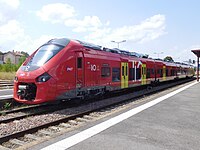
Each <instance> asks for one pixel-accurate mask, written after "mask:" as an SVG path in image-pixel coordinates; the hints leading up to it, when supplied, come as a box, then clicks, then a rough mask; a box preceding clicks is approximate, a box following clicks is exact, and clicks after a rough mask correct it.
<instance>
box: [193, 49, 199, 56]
mask: <svg viewBox="0 0 200 150" xmlns="http://www.w3.org/2000/svg"><path fill="white" fill-rule="evenodd" d="M191 51H192V52H193V53H194V54H195V55H197V57H200V49H195V50H191Z"/></svg>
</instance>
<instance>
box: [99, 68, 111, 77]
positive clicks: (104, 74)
mask: <svg viewBox="0 0 200 150" xmlns="http://www.w3.org/2000/svg"><path fill="white" fill-rule="evenodd" d="M101 76H102V77H109V76H110V67H102V68H101Z"/></svg>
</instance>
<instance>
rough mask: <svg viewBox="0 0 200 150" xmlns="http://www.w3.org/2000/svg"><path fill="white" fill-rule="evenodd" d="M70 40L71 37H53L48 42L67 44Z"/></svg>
mask: <svg viewBox="0 0 200 150" xmlns="http://www.w3.org/2000/svg"><path fill="white" fill-rule="evenodd" d="M69 42H70V39H67V38H59V39H51V40H49V41H48V42H47V43H46V44H58V45H62V46H66V45H67V44H69Z"/></svg>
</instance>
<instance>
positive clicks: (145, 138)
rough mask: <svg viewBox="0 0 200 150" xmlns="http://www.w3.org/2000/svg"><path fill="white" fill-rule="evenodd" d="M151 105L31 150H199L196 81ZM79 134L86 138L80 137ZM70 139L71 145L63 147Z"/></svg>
mask: <svg viewBox="0 0 200 150" xmlns="http://www.w3.org/2000/svg"><path fill="white" fill-rule="evenodd" d="M158 99H159V98H158ZM155 104H156V105H155ZM155 104H153V105H152V106H150V107H146V108H145V109H143V110H141V111H138V112H137V113H135V114H133V115H131V116H129V118H128V119H126V118H125V119H124V120H121V121H118V122H117V123H116V124H113V125H110V126H109V127H108V128H105V129H104V130H101V131H99V132H97V133H96V134H94V133H95V132H96V130H95V129H94V128H93V127H94V126H95V125H96V124H97V125H98V124H100V123H99V122H98V121H97V122H96V123H94V124H92V128H93V130H92V131H91V135H89V136H88V135H87V134H90V132H89V133H88V132H87V133H86V130H89V129H88V128H90V127H83V128H80V129H77V130H76V131H72V132H69V133H66V134H65V135H62V136H60V137H58V138H56V139H53V140H50V141H48V142H45V143H43V144H40V145H37V146H34V147H32V148H31V149H42V148H43V149H45V150H46V149H66V148H68V147H69V149H70V150H77V149H78V150H79V149H80V150H82V149H84V150H107V149H109V150H112V149H113V150H122V149H126V150H129V149H130V150H166V149H169V150H199V149H200V83H197V84H193V85H191V86H190V87H187V89H184V90H182V91H179V93H178V92H177V94H176V93H174V95H173V94H172V95H170V96H168V97H166V96H165V99H164V100H160V101H158V102H157V103H155ZM111 123H112V122H111ZM103 127H104V126H103ZM83 132H85V134H82V133H83ZM80 133H81V134H80ZM76 135H77V136H78V138H77V137H76ZM83 135H84V136H88V137H87V138H85V139H84V138H83V137H82V136H83ZM75 137H76V138H75ZM81 138H83V139H82V140H80V139H81ZM60 140H61V141H60ZM76 140H77V141H76ZM58 141H60V142H58ZM70 142H72V143H73V142H74V143H75V144H71V146H66V145H69V144H70ZM54 143H55V144H54ZM48 145H49V146H48Z"/></svg>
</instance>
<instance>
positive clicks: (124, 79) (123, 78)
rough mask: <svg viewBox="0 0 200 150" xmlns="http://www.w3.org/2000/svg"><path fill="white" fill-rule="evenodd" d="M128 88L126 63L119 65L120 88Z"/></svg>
mask: <svg viewBox="0 0 200 150" xmlns="http://www.w3.org/2000/svg"><path fill="white" fill-rule="evenodd" d="M127 87H128V63H127V62H122V63H121V88H127Z"/></svg>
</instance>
